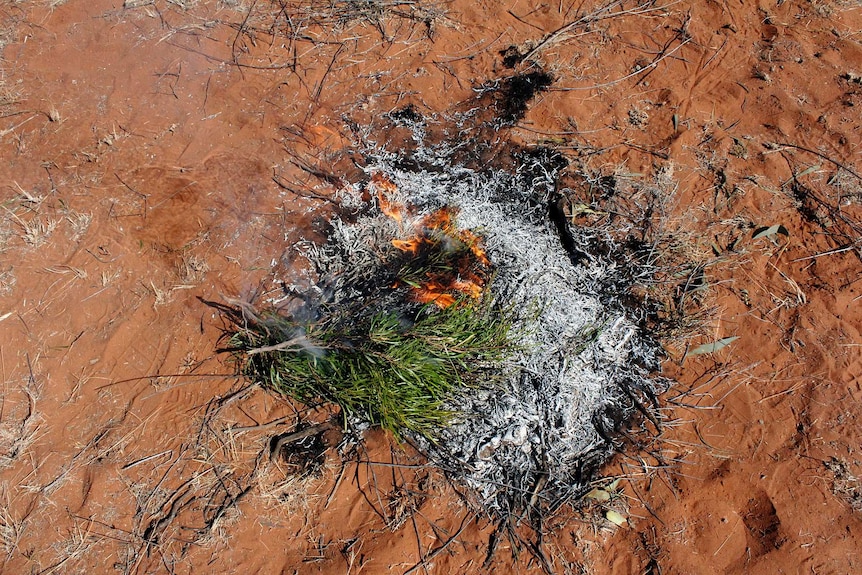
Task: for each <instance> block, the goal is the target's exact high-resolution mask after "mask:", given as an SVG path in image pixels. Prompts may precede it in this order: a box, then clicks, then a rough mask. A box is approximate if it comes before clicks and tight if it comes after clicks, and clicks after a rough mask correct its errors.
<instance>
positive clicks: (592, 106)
mask: <svg viewBox="0 0 862 575" xmlns="http://www.w3.org/2000/svg"><path fill="white" fill-rule="evenodd" d="M281 6H283V10H282V8H280V7H279V4H276V3H270V2H267V1H264V0H257V1H253V0H222V1H220V2H217V1H215V0H213V1H203V0H200V1H196V0H170V1H167V0H126V2H125V4H124V3H123V2H122V1H121V0H89V1H87V2H81V1H78V0H68V1H66V2H64V1H62V0H60V1H56V0H55V1H52V2H48V1H47V0H45V1H38V2H26V3H25V2H6V3H4V4H3V5H2V6H0V14H2V25H0V46H2V49H3V52H2V74H0V154H2V157H3V162H2V164H0V176H2V179H0V186H2V187H0V189H2V196H0V200H2V202H3V204H2V206H3V209H2V213H0V376H2V386H3V387H2V398H0V556H2V565H3V568H2V571H3V572H4V573H109V572H115V571H116V572H122V573H151V572H152V573H161V572H167V573H243V574H247V573H351V574H357V573H372V574H374V573H390V572H392V573H405V572H408V571H410V572H414V573H421V572H427V573H484V572H493V571H496V572H515V573H533V572H537V573H538V572H541V569H540V566H539V565H538V564H537V562H536V561H535V559H534V558H532V556H531V554H530V553H529V552H528V551H527V550H526V549H522V550H521V554H520V558H519V559H513V558H512V553H511V552H510V551H511V545H510V543H509V541H508V540H504V541H503V542H501V543H500V544H499V546H498V547H497V550H496V553H495V554H494V556H493V558H492V560H491V561H489V562H488V564H487V565H486V566H485V567H483V563H485V557H486V554H487V550H488V537H489V536H490V534H491V531H492V526H490V525H489V524H488V523H487V522H483V521H473V520H469V518H468V519H465V517H468V515H467V514H466V511H465V510H464V509H463V508H462V506H461V505H460V503H459V502H458V499H457V497H456V496H455V494H454V493H453V492H452V490H451V488H450V487H448V486H447V485H446V484H445V482H444V481H442V480H441V479H440V477H438V476H437V475H436V474H435V473H434V472H433V471H431V470H427V469H425V468H424V467H423V466H422V465H421V462H418V463H417V461H416V460H414V458H412V457H411V456H410V455H409V454H405V453H402V452H400V450H399V448H397V447H394V448H393V447H392V446H390V444H389V440H388V439H387V438H386V437H384V436H382V435H381V434H371V437H370V438H369V442H368V445H367V447H366V450H367V451H363V452H362V453H361V454H360V459H361V460H362V461H366V462H367V461H370V460H375V461H382V462H384V463H390V465H371V464H368V463H359V464H357V463H352V464H349V465H347V466H346V467H342V466H341V465H340V463H339V462H338V461H337V458H336V456H335V455H334V454H332V453H330V456H329V458H328V459H327V462H326V463H325V464H324V466H323V468H322V469H321V470H320V471H319V472H318V473H317V474H312V475H311V476H309V477H306V478H300V477H297V476H296V475H295V474H294V473H292V469H291V467H290V465H288V464H287V463H285V462H281V461H279V462H271V461H270V460H269V457H268V446H269V441H270V438H271V437H272V436H273V435H274V434H276V433H278V432H284V431H289V430H290V429H291V427H292V426H293V425H294V424H296V423H297V422H298V421H299V419H298V418H299V416H298V415H295V414H294V411H293V409H292V408H291V406H289V405H287V404H286V403H285V402H284V401H281V400H279V399H277V398H275V397H273V396H271V395H269V394H267V393H265V392H263V391H261V390H259V389H256V388H251V389H249V388H247V387H245V386H244V382H242V381H241V380H239V379H238V378H236V377H232V376H231V375H230V374H232V373H233V371H232V370H233V366H232V365H230V364H229V362H228V361H227V356H225V355H224V354H217V353H216V351H215V350H216V348H217V347H218V346H219V337H220V335H221V331H220V330H221V326H222V323H221V320H220V318H219V317H218V314H217V313H216V312H215V310H214V309H213V308H211V307H208V306H207V305H205V304H204V303H203V302H202V301H201V299H200V298H202V299H204V300H215V301H221V297H222V296H227V297H237V298H250V297H251V296H253V295H255V294H256V293H257V292H259V291H260V290H261V289H264V290H266V289H270V288H268V287H267V286H271V285H272V280H273V279H274V278H281V277H287V276H288V275H289V274H293V275H294V276H295V275H297V274H300V275H301V274H302V272H303V270H302V268H301V264H300V262H298V261H296V260H297V257H296V255H295V253H294V252H292V251H291V250H290V246H292V245H294V244H295V243H296V242H297V241H300V240H311V241H313V240H320V239H322V238H323V237H324V236H323V234H324V233H325V224H326V215H327V210H328V207H327V203H326V202H325V201H323V202H322V201H321V200H320V199H318V198H315V197H300V196H299V195H297V194H296V193H293V192H291V191H289V190H288V189H286V188H285V187H284V186H280V185H279V184H278V183H277V182H276V181H275V180H278V181H279V182H281V183H282V184H285V185H286V186H287V187H288V188H292V189H296V190H303V189H305V190H307V189H310V188H309V186H317V189H318V190H319V193H320V194H322V195H323V196H326V195H327V194H329V193H331V191H332V189H331V187H327V186H326V185H322V184H320V182H319V181H318V180H316V179H315V178H314V177H312V176H310V175H309V174H308V173H307V172H305V171H303V170H301V169H300V168H298V167H297V165H298V164H304V165H307V166H327V168H328V169H329V170H331V171H332V172H333V173H337V174H340V175H343V177H344V178H345V179H347V180H351V179H353V178H355V177H356V173H355V168H352V166H351V163H350V161H349V158H345V156H344V154H343V151H344V150H345V149H346V148H347V147H349V141H350V137H351V135H350V130H349V129H348V124H349V122H353V123H356V124H358V125H360V126H361V125H369V124H370V122H371V121H372V120H374V119H377V118H380V117H381V116H382V115H383V114H385V113H386V112H390V111H392V110H394V109H396V108H401V107H403V106H405V105H408V104H413V105H414V106H415V107H416V109H417V110H418V111H419V112H420V113H422V114H423V115H425V116H427V117H430V118H438V119H439V121H440V122H443V121H444V120H443V118H444V117H445V115H446V114H447V112H452V111H454V110H459V109H464V107H465V105H466V106H468V105H469V103H470V101H471V99H474V98H476V93H475V92H474V90H473V89H474V88H475V87H477V86H478V85H480V84H482V83H483V82H487V81H490V80H494V79H496V78H501V77H505V76H507V75H511V74H513V73H514V72H513V70H510V69H507V68H505V67H504V66H503V64H502V60H503V58H502V56H501V54H500V52H501V51H503V50H505V49H506V48H507V47H509V46H515V47H516V48H517V49H518V50H519V51H520V53H522V54H525V53H529V55H530V58H529V60H532V61H534V62H536V63H538V64H540V65H541V66H542V67H543V68H544V69H545V70H546V71H548V72H550V73H552V74H553V75H554V77H555V82H554V84H553V86H552V88H551V89H550V90H548V91H547V92H544V93H542V94H540V95H539V96H538V97H537V98H536V99H535V101H533V102H532V104H531V106H530V109H529V111H528V112H527V114H526V116H525V118H524V119H523V120H521V121H520V122H519V123H518V124H517V126H515V127H512V128H508V129H505V130H504V131H503V133H502V134H500V136H501V137H503V138H509V139H511V140H513V141H515V142H518V143H520V144H524V145H536V144H542V145H550V146H554V147H556V148H558V149H560V150H562V151H563V152H565V153H566V154H567V155H568V156H570V158H571V160H572V162H573V164H572V168H571V169H572V170H573V171H577V170H581V171H583V172H585V173H590V174H593V175H612V174H615V175H616V177H617V179H618V180H626V179H650V180H652V179H655V180H656V182H657V183H658V184H660V185H661V186H662V189H663V190H664V192H665V194H666V197H665V198H664V199H665V204H664V207H665V209H666V210H667V213H666V218H665V223H666V229H665V230H664V233H665V236H666V237H667V238H671V239H675V240H676V241H675V242H671V243H672V249H673V250H676V252H678V254H679V255H682V256H685V257H686V258H687V259H689V260H691V261H696V262H698V263H699V264H701V267H702V269H703V270H704V271H705V278H706V284H705V285H704V288H703V289H699V290H698V293H697V295H696V297H697V298H698V303H699V309H702V310H704V313H705V314H706V315H704V318H705V319H702V320H701V321H702V323H701V327H700V329H699V331H693V332H692V331H690V332H686V333H688V334H689V335H687V336H685V337H680V338H673V339H672V338H669V339H668V340H667V341H666V342H665V343H666V346H667V348H668V351H669V357H668V360H667V361H666V365H665V374H666V375H668V376H671V377H673V378H675V379H676V380H677V381H678V382H679V383H678V384H677V386H676V387H675V388H674V389H672V390H671V391H670V392H668V394H666V397H664V398H663V400H664V407H663V411H664V412H665V416H666V422H667V423H666V424H665V426H664V432H663V434H662V436H661V437H660V438H659V439H657V440H655V442H654V443H653V445H652V449H653V450H654V452H653V454H654V456H657V458H656V457H653V456H648V455H644V454H638V453H635V452H629V453H624V454H622V455H621V456H619V457H618V458H617V459H616V460H614V462H612V463H611V464H609V465H608V467H607V469H606V474H607V475H608V476H613V475H620V474H622V475H624V476H625V477H626V478H627V479H626V480H624V481H623V482H621V483H620V484H619V486H618V488H617V491H618V492H619V493H620V494H621V497H620V498H617V499H616V500H615V501H613V502H611V504H612V505H613V506H614V509H616V510H618V511H620V512H621V513H623V514H624V516H625V517H626V523H625V524H624V525H623V526H621V527H615V526H614V525H613V524H611V523H610V522H609V521H606V520H605V519H603V518H602V514H603V508H601V507H600V506H599V504H597V503H593V504H591V505H588V506H587V509H585V510H584V511H583V512H568V511H567V512H565V513H563V514H562V515H560V516H558V517H555V518H554V519H553V521H552V522H551V524H550V525H548V533H547V534H546V535H545V542H546V546H545V554H546V555H547V559H548V563H549V564H550V565H551V566H552V568H553V569H554V570H555V572H558V573H584V572H585V573H596V574H601V573H653V574H657V573H662V574H671V573H856V572H860V571H862V556H860V551H859V549H860V543H859V541H860V536H862V485H860V482H859V479H857V478H858V477H860V476H862V456H860V453H859V449H860V437H862V429H860V421H859V417H860V413H862V407H860V405H862V404H860V401H862V385H860V384H862V382H860V373H862V355H860V354H862V337H860V329H862V313H860V309H862V306H860V304H859V300H860V298H862V295H860V294H862V265H860V258H862V252H860V246H862V244H860V241H862V240H860V237H862V236H860V231H862V224H860V222H862V208H860V202H862V176H860V174H862V167H857V166H859V162H858V156H859V150H860V144H862V126H860V123H862V115H860V113H859V109H860V106H862V79H860V78H862V43H860V42H862V33H860V30H862V5H860V4H859V3H858V2H854V1H849V0H847V1H845V0H835V1H822V2H813V1H800V2H784V1H782V0H778V1H776V2H767V1H765V0H760V1H758V2H746V3H743V2H726V1H722V2H719V1H706V2H666V3H660V2H656V3H652V2H645V3H643V4H635V3H630V2H610V3H609V4H607V6H609V7H608V9H607V10H604V11H598V12H596V10H597V9H598V8H599V7H600V6H602V5H600V4H598V3H594V4H591V3H585V4H583V5H582V4H578V3H573V4H565V3H555V4H548V3H542V2H538V1H533V0H528V1H524V0H516V1H514V2H511V3H502V2H497V1H495V0H488V1H485V2H473V3H471V2H466V1H464V2H452V3H437V4H435V3H421V2H418V3H416V2H403V3H401V2H377V1H369V2H367V3H358V2H357V3H338V2H333V3H329V4H326V5H324V4H323V3H315V4H314V7H313V9H312V8H311V6H312V4H311V3H310V2H309V3H306V4H303V3H301V2H298V1H287V2H284V3H282V4H281ZM585 15H586V16H588V17H584V16H585ZM288 17H289V18H288ZM274 22H275V23H278V31H277V33H275V34H271V33H269V32H270V31H271V30H270V27H271V25H272V24H273V23H274ZM528 65H529V64H522V65H521V66H522V67H521V68H519V69H518V71H524V70H526V68H527V66H528ZM348 120H349V122H348ZM374 136H375V134H371V135H370V136H369V137H371V138H372V139H373V137H374ZM658 184H657V185H658ZM773 225H782V226H784V228H785V229H786V231H787V234H786V235H785V234H780V233H775V234H770V235H768V236H765V237H759V238H754V237H753V236H754V235H755V233H754V232H755V230H756V229H758V228H760V227H766V226H773ZM262 286H263V287H262ZM258 295H261V294H258ZM262 295H265V294H262ZM679 297H689V294H680V295H679ZM692 297H693V296H692ZM731 336H738V337H739V339H738V340H736V341H734V342H733V343H732V344H731V345H729V346H728V347H726V348H725V349H722V350H721V351H718V352H716V353H713V354H699V355H698V354H692V353H691V352H692V351H693V350H695V349H696V347H697V346H698V345H700V344H703V343H709V342H712V341H715V340H718V339H720V338H724V337H731ZM686 351H688V353H686ZM219 374H223V375H219ZM683 392H685V393H683ZM301 415H303V416H308V418H310V419H311V420H314V419H315V418H318V419H319V418H320V417H323V414H318V413H305V414H301ZM279 418H285V419H284V420H283V421H281V423H280V424H276V425H272V426H266V427H265V426H263V424H266V423H267V422H271V421H274V420H278V419H279ZM243 428H245V429H243ZM392 462H397V463H398V464H399V465H394V466H393V465H391V463H392ZM405 463H406V464H411V463H412V464H414V465H413V466H412V467H405V466H401V465H400V464H405ZM646 471H649V473H646ZM404 485H421V487H422V489H421V490H409V489H406V488H405V487H404ZM423 557H424V558H425V561H424V562H423V561H422V559H423Z"/></svg>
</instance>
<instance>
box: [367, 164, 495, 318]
mask: <svg viewBox="0 0 862 575" xmlns="http://www.w3.org/2000/svg"><path fill="white" fill-rule="evenodd" d="M369 187H370V188H371V190H370V191H372V192H374V193H375V195H376V196H377V201H378V205H379V206H380V211H381V212H383V213H384V214H385V215H386V216H387V217H390V218H392V219H393V220H395V221H396V222H398V223H399V224H401V223H403V222H404V220H405V218H406V216H407V215H408V213H409V211H408V209H407V207H406V206H404V205H402V204H399V203H398V202H397V201H395V198H396V197H397V193H398V188H397V187H396V186H395V184H394V183H393V182H392V181H391V180H389V179H388V178H386V177H385V176H383V175H382V174H374V176H373V177H372V178H371V184H370V186H369ZM457 213H458V212H457V210H456V209H455V208H451V207H444V208H441V209H439V210H437V211H435V212H432V213H430V214H428V215H426V216H424V217H423V218H421V219H420V220H419V221H418V222H416V223H415V224H414V225H413V226H412V227H413V230H412V232H413V234H412V235H411V236H410V237H408V238H406V239H395V240H392V245H393V246H395V248H397V249H398V250H400V251H402V252H404V253H409V254H410V255H411V256H412V258H413V263H416V264H418V267H419V268H420V269H422V270H423V271H424V273H423V274H422V276H423V277H421V278H419V279H418V280H417V279H416V278H412V279H406V278H402V279H400V280H399V283H397V284H396V285H401V284H406V285H409V286H410V293H411V296H412V297H413V299H414V300H415V301H418V302H421V303H433V304H435V305H437V306H438V307H440V308H441V309H442V308H447V307H449V306H451V305H453V304H454V303H455V302H456V301H457V299H458V297H460V296H468V297H471V298H474V299H478V298H479V297H481V296H482V293H483V291H484V288H485V284H486V282H487V278H488V275H489V273H490V268H491V262H490V261H489V260H488V256H487V255H486V254H485V250H484V249H483V248H482V238H481V236H479V235H478V234H476V233H474V232H471V231H470V230H460V229H458V226H457V225H456V224H455V216H456V215H457Z"/></svg>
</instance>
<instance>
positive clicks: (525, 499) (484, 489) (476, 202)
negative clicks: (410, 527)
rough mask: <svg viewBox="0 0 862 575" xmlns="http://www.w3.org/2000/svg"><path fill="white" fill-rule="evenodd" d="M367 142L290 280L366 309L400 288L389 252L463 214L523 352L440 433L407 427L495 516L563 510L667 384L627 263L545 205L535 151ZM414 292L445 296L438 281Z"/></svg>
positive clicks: (546, 171)
mask: <svg viewBox="0 0 862 575" xmlns="http://www.w3.org/2000/svg"><path fill="white" fill-rule="evenodd" d="M365 155H366V158H367V159H368V164H367V165H366V167H365V168H364V170H365V171H366V173H367V175H368V178H367V179H366V181H365V182H364V183H360V184H355V185H349V186H346V187H344V188H342V189H341V190H339V192H338V194H339V203H340V205H341V207H342V209H343V212H344V214H345V215H344V216H342V217H339V218H336V219H335V220H334V221H332V222H331V224H332V229H331V234H330V236H329V241H328V242H327V243H326V244H324V245H317V244H311V243H304V244H301V245H298V246H296V247H297V249H299V250H300V251H301V253H302V254H303V255H304V257H305V258H306V259H307V260H308V261H309V262H310V264H311V268H313V270H311V271H309V274H308V278H306V282H305V283H304V284H303V282H302V281H300V282H297V283H296V284H294V286H293V288H294V289H296V290H298V291H303V292H305V294H306V295H305V296H304V298H303V301H304V302H306V303H304V304H303V305H305V306H307V302H309V301H321V302H324V304H322V305H325V306H327V307H328V308H329V309H332V308H338V307H341V308H342V309H354V310H357V311H356V313H363V312H362V311H360V310H379V309H385V308H386V306H391V305H395V302H397V301H403V297H401V296H397V295H393V294H394V293H395V292H397V290H390V291H389V292H388V293H389V295H386V294H381V295H379V296H378V295H374V294H373V293H372V292H373V291H374V290H375V289H376V288H375V286H384V287H385V285H386V284H388V283H389V282H391V279H392V278H391V277H390V276H388V275H387V265H388V264H387V262H391V261H392V259H393V258H396V259H397V258H399V257H402V256H401V255H399V252H403V251H404V244H403V242H404V241H409V240H405V239H404V238H405V236H409V235H410V234H411V233H415V230H416V229H417V228H421V227H422V226H423V225H425V224H423V222H427V221H428V219H429V218H432V219H433V218H434V217H435V216H434V214H439V213H440V212H441V210H442V211H449V212H450V213H452V214H454V215H455V219H456V222H457V227H458V229H460V230H466V231H467V232H468V233H470V234H472V236H471V237H479V238H481V247H482V250H483V254H484V257H486V258H487V261H488V262H489V263H490V267H491V268H492V269H493V272H492V273H490V274H488V275H487V285H485V286H482V289H483V290H484V291H485V292H486V293H487V294H488V296H489V297H490V298H492V300H493V302H494V305H496V306H499V307H501V308H506V309H511V310H514V311H515V314H514V317H515V320H514V325H513V326H512V329H511V332H510V337H511V338H512V340H513V343H514V348H513V349H514V351H513V352H512V354H511V355H510V356H509V357H508V358H507V359H506V360H505V361H504V363H503V364H502V365H498V366H495V367H494V369H492V370H490V371H489V372H488V376H489V380H488V382H474V383H475V385H474V386H471V387H470V389H469V391H468V392H467V393H465V394H464V396H463V397H459V398H458V399H457V401H456V402H455V403H457V405H452V406H451V407H452V409H453V410H454V411H456V412H457V413H458V415H457V417H456V418H455V420H454V421H453V422H452V424H451V425H450V426H448V427H446V428H445V429H442V430H441V432H440V434H439V436H438V437H437V438H436V440H435V441H429V440H427V439H426V438H423V437H421V436H416V435H413V436H411V435H410V434H409V433H408V434H407V435H406V437H408V438H410V440H411V441H412V442H413V443H414V444H416V445H417V446H418V447H419V448H420V450H421V451H423V452H424V453H425V454H426V455H427V456H428V457H429V458H430V459H431V461H432V462H434V463H435V464H437V465H439V466H440V467H441V468H442V469H443V470H445V471H446V472H447V473H448V475H449V477H450V478H451V479H453V480H455V481H456V482H458V483H460V484H461V485H465V486H467V487H468V490H467V492H468V493H469V494H470V496H469V499H471V501H472V502H473V503H474V504H475V505H476V506H477V507H478V508H479V509H481V510H483V511H484V512H487V513H488V514H489V515H492V516H497V517H507V516H512V515H514V514H518V515H521V514H523V513H524V512H525V511H529V510H531V509H538V510H541V511H544V512H547V511H553V510H554V509H556V508H558V507H559V506H560V505H562V504H563V503H565V502H567V501H571V500H572V499H575V498H578V497H580V496H581V495H583V494H584V493H585V492H586V491H588V490H589V487H588V484H589V482H590V480H592V479H594V478H595V474H596V472H597V470H598V468H599V466H600V465H601V464H602V463H603V462H604V461H606V460H607V458H608V457H609V456H610V455H611V454H613V452H614V451H615V450H616V449H617V448H618V447H619V444H618V443H615V442H616V441H617V439H618V438H619V437H620V435H619V432H620V430H621V429H623V428H624V427H625V425H626V423H627V422H628V421H629V420H630V418H631V417H632V416H634V415H638V414H639V413H640V414H643V415H646V417H648V418H649V419H653V415H652V414H653V413H654V412H653V410H654V409H655V408H656V396H657V395H658V394H659V393H660V392H661V391H663V389H662V387H663V386H664V383H663V380H662V379H661V378H656V377H654V375H655V374H656V373H657V371H658V370H659V358H660V355H661V348H660V346H659V345H658V344H657V343H656V342H655V341H653V340H652V339H651V338H649V337H648V336H647V335H645V334H643V333H642V332H641V331H640V330H639V328H638V327H637V325H636V324H635V322H633V321H632V319H631V317H632V314H631V313H630V310H628V309H627V308H626V306H625V305H624V303H623V301H622V298H621V297H620V294H619V293H618V290H619V286H620V282H621V281H622V280H621V278H624V277H631V273H630V270H623V269H620V268H619V267H618V266H617V264H615V263H613V262H612V261H611V260H610V259H609V258H608V257H605V256H600V255H598V253H595V254H592V253H589V252H590V250H589V248H588V247H587V246H588V245H589V244H590V238H591V237H592V236H593V232H591V231H589V230H579V229H577V228H574V227H572V226H571V225H570V224H569V223H568V222H562V227H561V222H560V221H556V222H555V221H554V218H553V217H549V209H548V206H549V205H550V204H551V203H552V202H553V198H554V197H556V194H558V190H556V189H555V186H556V185H557V184H556V182H557V176H558V170H559V169H561V166H560V164H559V163H558V162H553V161H547V158H546V157H545V158H543V157H541V155H533V156H525V157H522V158H521V159H520V160H519V161H518V162H516V166H515V168H514V169H493V168H487V169H482V170H477V169H471V168H468V167H465V166H463V165H460V166H459V165H455V164H456V162H455V161H454V160H453V158H454V157H455V156H456V153H455V152H453V150H452V149H441V148H436V149H431V148H425V147H420V149H419V150H418V151H416V152H414V157H413V158H411V159H410V161H409V162H405V161H404V158H403V157H400V155H399V154H392V153H387V152H386V151H381V150H380V149H370V150H366V152H365ZM405 165H408V166H409V167H404V166H405ZM393 206H395V207H393ZM563 236H565V237H563ZM400 242H402V243H400ZM460 279H462V280H463V279H464V278H460ZM473 279H475V278H473ZM308 282H310V283H311V284H312V285H313V287H312V288H311V289H309V288H308V285H309V283H308ZM302 285H304V286H305V287H304V288H302ZM408 287H409V286H408ZM438 287H439V286H438ZM413 289H420V290H424V291H423V292H422V293H423V294H424V295H425V296H426V297H425V299H424V300H422V301H426V302H429V301H430V302H435V303H437V304H438V305H440V304H441V302H440V301H435V300H436V298H437V297H439V295H440V292H435V291H434V290H435V286H413ZM383 291H386V290H385V289H384V290H383ZM464 291H469V290H464ZM402 295H403V294H402ZM420 295H421V294H420ZM420 299H421V298H420ZM414 301H416V300H415V299H414ZM443 303H445V302H443ZM369 313H370V312H369ZM492 380H493V381H492ZM653 421H654V419H653ZM357 423H359V422H357Z"/></svg>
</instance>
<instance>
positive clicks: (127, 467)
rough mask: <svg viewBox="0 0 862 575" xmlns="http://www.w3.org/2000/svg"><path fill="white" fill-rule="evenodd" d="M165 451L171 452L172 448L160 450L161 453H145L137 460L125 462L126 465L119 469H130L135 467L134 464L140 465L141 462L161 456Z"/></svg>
mask: <svg viewBox="0 0 862 575" xmlns="http://www.w3.org/2000/svg"><path fill="white" fill-rule="evenodd" d="M166 453H170V454H173V450H172V449H166V450H164V451H162V452H161V453H154V454H153V455H147V456H146V457H142V458H140V459H138V460H137V461H133V462H131V463H127V464H126V465H124V466H122V467H121V468H120V469H122V470H123V471H125V470H126V469H131V468H132V467H135V466H136V465H140V464H141V463H145V462H147V461H150V460H151V459H155V458H157V457H161V456H162V455H164V454H166Z"/></svg>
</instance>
